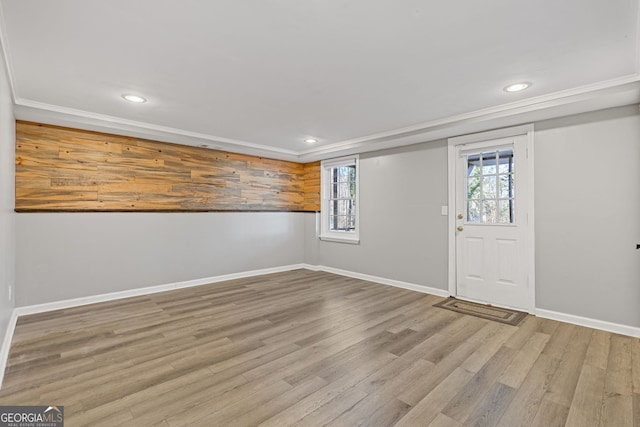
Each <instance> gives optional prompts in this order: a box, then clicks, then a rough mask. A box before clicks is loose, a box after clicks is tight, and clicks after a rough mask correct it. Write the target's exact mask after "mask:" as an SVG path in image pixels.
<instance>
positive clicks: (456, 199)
mask: <svg viewBox="0 0 640 427" xmlns="http://www.w3.org/2000/svg"><path fill="white" fill-rule="evenodd" d="M532 140H533V126H531V125H528V126H519V127H516V128H509V129H501V130H498V131H492V132H486V133H482V134H476V135H467V136H463V137H458V138H451V139H450V140H449V206H450V209H449V292H450V294H451V295H453V296H456V297H458V298H461V299H466V300H471V301H477V302H482V303H486V304H492V305H496V306H502V307H510V308H516V309H520V310H524V311H528V312H530V313H533V312H534V310H535V289H534V285H535V280H534V256H533V255H534V239H533V237H534V234H533V230H534V229H533V179H532V178H533V149H532ZM511 150H512V153H513V162H512V163H510V162H511V160H509V159H508V158H509V157H510V155H511ZM480 159H482V162H483V163H482V166H483V167H482V168H480V167H479V165H480ZM493 162H498V164H497V165H496V164H495V163H493ZM509 163H510V164H509ZM508 164H509V168H511V167H513V170H511V171H510V172H509V171H508V170H507V165H508ZM473 165H475V166H473ZM492 165H494V166H492ZM498 169H499V170H498ZM472 170H473V171H475V172H478V173H484V172H485V171H486V173H488V174H489V175H488V176H479V177H477V176H474V177H470V176H469V173H470V172H471V171H472ZM475 172H474V173H475ZM501 173H503V174H504V175H500V174H501ZM491 174H495V176H492V175H491ZM509 176H511V177H512V178H513V179H512V180H511V181H510V180H509V179H508V178H509ZM479 181H482V182H483V184H490V185H486V186H483V187H482V191H475V192H474V191H472V190H471V188H472V184H475V183H478V182H479ZM508 182H511V183H513V184H515V185H509V194H508V195H506V190H505V188H503V190H504V191H503V193H505V194H501V195H500V193H499V189H498V186H499V185H500V183H502V184H503V187H504V185H506V183H508ZM467 186H469V189H470V192H469V193H468V191H467V190H468V188H467ZM485 187H486V188H485ZM480 193H481V194H482V196H477V194H480ZM467 194H470V196H469V197H470V198H475V197H481V198H482V197H488V198H490V199H488V200H469V201H467ZM486 194H489V195H488V196H487V195H486ZM500 197H507V199H506V200H504V199H502V200H499V198H500ZM492 198H495V200H491V199H492ZM509 206H511V209H509ZM498 207H499V209H498Z"/></svg>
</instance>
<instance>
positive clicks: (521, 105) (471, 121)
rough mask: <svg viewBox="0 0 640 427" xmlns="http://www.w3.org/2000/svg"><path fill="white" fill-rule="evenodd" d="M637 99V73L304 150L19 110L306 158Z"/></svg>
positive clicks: (69, 122)
mask: <svg viewBox="0 0 640 427" xmlns="http://www.w3.org/2000/svg"><path fill="white" fill-rule="evenodd" d="M637 103H640V75H639V74H633V75H629V76H625V77H622V78H619V79H613V80H608V81H604V82H599V83H596V84H591V85H586V86H581V87H578V88H574V89H569V90H564V91H559V92H555V93H552V94H548V95H543V96H538V97H534V98H528V99H525V100H522V101H517V102H512V103H508V104H503V105H499V106H496V107H491V108H485V109H482V110H477V111H473V112H470V113H465V114H460V115H456V116H451V117H447V118H445V119H439V120H433V121H429V122H424V123H421V124H418V125H414V126H409V127H404V128H400V129H395V130H390V131H387V132H383V133H378V134H373V135H368V136H364V137H361V138H355V139H351V140H346V141H341V142H337V143H334V144H329V145H324V146H319V147H314V148H311V149H306V150H303V151H294V150H287V149H282V148H277V147H270V146H266V145H261V144H256V143H251V142H247V141H239V140H234V139H230V138H223V137H219V136H215V135H209V134H204V133H198V132H192V131H188V130H184V129H176V128H172V127H167V126H160V125H155V124H150V123H145V122H139V121H133V120H128V119H123V118H120V117H113V116H108V115H102V114H96V113H92V112H89V111H82V110H76V109H72V108H66V107H61V106H57V105H51V104H45V103H40V102H36V101H32V100H28V99H22V98H17V99H16V100H15V109H14V112H15V115H16V118H17V119H19V120H27V121H34V122H40V123H47V124H53V125H59V126H67V127H75V128H81V129H85V130H92V131H98V132H109V133H117V134H121V135H126V136H131V137H136V138H145V139H154V140H160V141H166V142H172V143H176V144H183V145H192V146H202V145H206V146H207V148H211V149H216V150H224V151H230V152H236V153H241V154H248V155H254V156H261V157H269V158H274V159H281V160H289V161H297V162H303V163H306V162H312V161H317V160H323V159H328V158H332V157H339V156H344V155H351V154H356V153H366V152H371V151H377V150H382V149H387V148H393V147H401V146H406V145H412V144H417V143H422V142H428V141H434V140H439V139H445V138H449V137H453V136H460V135H465V134H468V133H474V132H482V131H486V130H490V129H496V128H499V127H507V126H515V125H519V124H522V123H528V122H534V121H540V120H546V119H550V118H555V117H561V116H567V115H573V114H579V113H584V112H589V111H595V110H599V109H605V108H611V107H618V106H623V105H630V104H637Z"/></svg>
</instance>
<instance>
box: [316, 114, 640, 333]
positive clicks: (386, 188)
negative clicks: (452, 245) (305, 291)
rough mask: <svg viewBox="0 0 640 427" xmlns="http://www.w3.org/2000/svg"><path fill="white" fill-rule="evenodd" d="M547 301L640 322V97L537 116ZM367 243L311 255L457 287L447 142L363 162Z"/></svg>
mask: <svg viewBox="0 0 640 427" xmlns="http://www.w3.org/2000/svg"><path fill="white" fill-rule="evenodd" d="M535 128H536V132H535V203H536V205H535V215H536V258H537V263H536V276H537V277H536V280H537V283H536V285H537V286H536V300H537V301H536V305H537V307H538V308H541V309H547V310H553V311H559V312H562V313H567V314H572V315H578V316H584V317H589V318H593V319H599V320H604V321H609V322H615V323H620V324H625V325H630V326H640V309H639V307H640V251H636V250H635V244H636V243H640V190H639V188H640V185H639V184H640V166H639V165H640V115H639V114H638V107H637V106H630V107H622V108H615V109H610V110H604V111H599V112H595V113H588V114H582V115H578V116H573V117H567V118H563V119H557V120H549V121H544V122H540V123H536V124H535ZM360 174H361V175H360V183H361V201H360V206H361V211H360V220H361V230H360V238H361V244H360V245H349V244H344V243H333V242H324V241H322V242H321V241H319V240H318V239H317V238H316V235H315V217H314V216H313V215H307V216H306V218H305V231H306V240H305V248H306V254H307V262H308V263H310V264H320V265H324V266H328V267H334V268H340V269H344V270H349V271H353V272H357V273H362V274H369V275H373V276H379V277H383V278H387V279H395V280H401V281H406V282H410V283H414V284H417V285H422V286H430V287H434V288H439V289H447V267H446V266H447V245H448V241H447V226H448V225H447V219H446V217H444V216H440V206H441V205H445V204H447V150H446V143H445V142H444V141H438V142H432V143H426V144H421V145H416V146H412V147H409V148H405V149H400V150H391V151H381V152H377V153H371V154H367V155H366V156H363V157H362V158H361V162H360Z"/></svg>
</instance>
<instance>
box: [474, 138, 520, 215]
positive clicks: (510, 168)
mask: <svg viewBox="0 0 640 427" xmlns="http://www.w3.org/2000/svg"><path fill="white" fill-rule="evenodd" d="M514 177H515V164H514V159H513V149H504V150H498V151H490V152H483V153H478V154H470V155H468V156H467V197H466V203H467V222H471V223H479V224H513V223H515V187H514V185H515V179H514Z"/></svg>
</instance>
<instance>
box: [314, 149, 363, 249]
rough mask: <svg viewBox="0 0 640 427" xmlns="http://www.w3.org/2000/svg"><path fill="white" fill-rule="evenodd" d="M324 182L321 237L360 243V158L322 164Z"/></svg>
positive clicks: (345, 158)
mask: <svg viewBox="0 0 640 427" xmlns="http://www.w3.org/2000/svg"><path fill="white" fill-rule="evenodd" d="M321 181H322V202H321V207H320V212H321V214H320V217H321V221H322V224H321V228H320V238H321V239H322V240H333V241H344V242H349V243H358V240H359V233H358V227H359V224H358V222H359V221H358V209H359V206H358V157H357V156H350V157H344V158H340V159H333V160H325V161H323V162H322V168H321Z"/></svg>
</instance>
